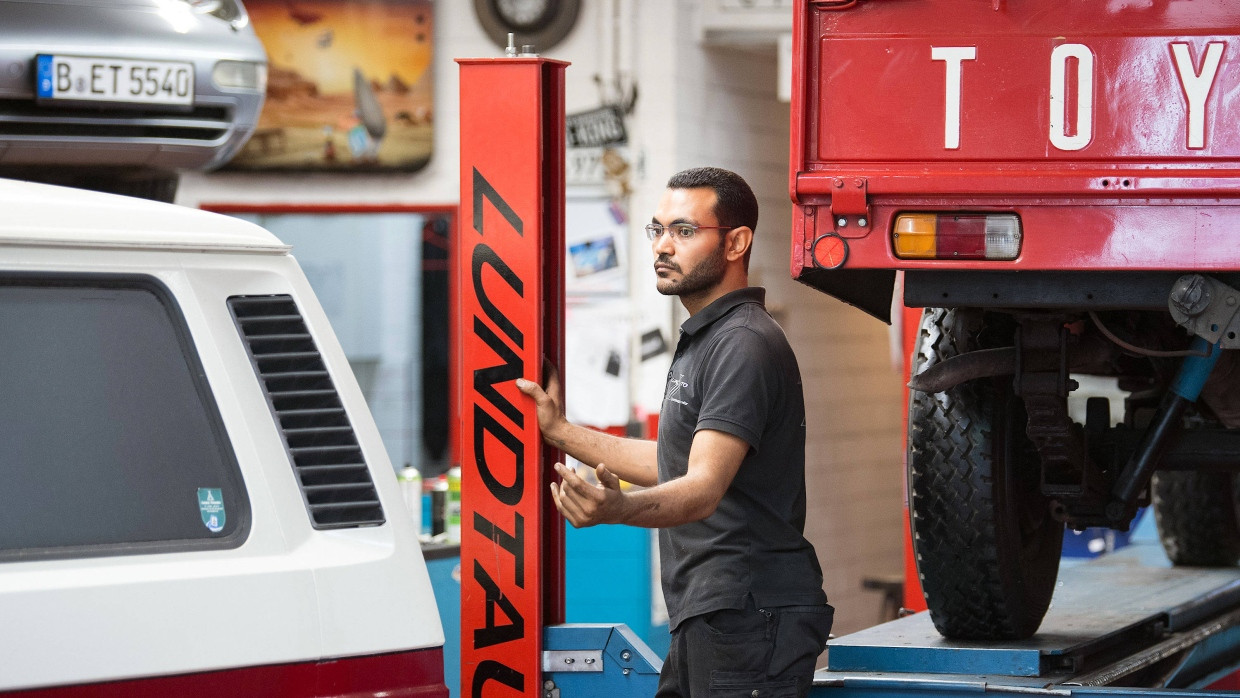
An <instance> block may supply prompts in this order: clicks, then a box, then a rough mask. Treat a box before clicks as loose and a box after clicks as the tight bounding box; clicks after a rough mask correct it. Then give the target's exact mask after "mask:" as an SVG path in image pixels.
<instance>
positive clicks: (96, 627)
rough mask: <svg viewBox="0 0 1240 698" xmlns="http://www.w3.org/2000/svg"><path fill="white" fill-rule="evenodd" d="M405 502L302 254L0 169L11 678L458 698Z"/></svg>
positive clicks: (176, 210)
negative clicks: (450, 692) (446, 677)
mask: <svg viewBox="0 0 1240 698" xmlns="http://www.w3.org/2000/svg"><path fill="white" fill-rule="evenodd" d="M403 507H404V504H403V502H402V500H401V496H400V492H399V490H398V486H397V482H396V478H395V475H394V472H393V469H392V466H391V464H390V463H389V461H388V456H387V454H386V453H385V452H384V448H383V445H382V443H381V442H380V439H379V433H378V431H377V430H376V428H375V424H374V421H373V419H372V418H371V415H370V412H369V411H368V409H367V407H366V403H365V402H364V400H363V398H362V394H361V392H360V390H359V389H358V386H357V382H356V380H355V379H354V377H353V374H352V373H351V372H350V370H349V366H348V363H347V362H346V360H345V356H344V353H343V352H342V351H341V348H340V345H339V343H338V342H337V340H336V337H335V336H334V335H333V333H332V330H331V328H330V327H329V325H328V322H327V318H326V316H325V315H324V314H323V310H322V308H321V307H320V305H319V302H318V301H317V300H316V299H315V296H314V294H313V293H312V292H311V290H310V286H309V285H308V284H307V283H306V279H305V277H304V276H303V274H302V272H301V270H300V269H299V267H298V265H297V262H296V261H295V260H294V259H293V257H292V256H291V254H290V249H289V248H288V247H287V246H285V245H283V244H281V243H280V241H279V240H277V239H276V238H275V237H274V236H272V235H271V234H270V233H268V232H266V231H265V230H263V229H261V228H259V227H257V226H254V225H252V224H249V223H246V222H242V221H239V220H236V219H232V218H229V217H226V216H220V215H216V214H211V213H205V212H201V211H197V210H192V209H187V208H184V207H179V206H173V205H169V204H161V203H154V202H149V201H141V200H138V199H130V198H125V197H118V196H112V195H107V194H98V193H93V192H85V191H78V190H74V189H66V188H60V187H52V186H46V185H40V184H30V183H23V182H13V181H0V625H2V626H3V631H0V692H4V691H18V692H22V693H23V694H25V692H26V691H29V692H30V693H29V695H39V694H41V693H43V692H44V691H43V690H42V689H51V688H55V689H56V690H57V693H56V695H67V694H73V693H75V692H77V691H74V690H73V689H74V688H79V687H80V689H81V691H80V693H82V694H90V695H101V694H103V695H133V694H137V693H141V694H144V695H190V694H192V695H211V694H214V695H281V696H319V695H357V696H362V695H383V694H397V695H419V696H445V697H446V696H447V689H446V688H445V687H444V683H443V653H442V648H443V642H444V636H443V630H442V626H441V624H440V618H439V614H438V612H437V611H436V607H435V603H434V598H433V595H432V590H431V585H430V580H429V578H428V576H427V571H426V565H425V563H424V561H423V557H422V554H421V551H420V548H419V544H418V539H417V535H416V532H415V530H414V528H413V524H412V521H411V519H410V517H409V515H408V514H407V513H405V512H404V510H403ZM67 687H68V688H69V689H70V690H68V691H66V688H67Z"/></svg>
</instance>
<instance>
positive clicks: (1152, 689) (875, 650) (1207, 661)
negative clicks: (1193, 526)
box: [813, 543, 1240, 698]
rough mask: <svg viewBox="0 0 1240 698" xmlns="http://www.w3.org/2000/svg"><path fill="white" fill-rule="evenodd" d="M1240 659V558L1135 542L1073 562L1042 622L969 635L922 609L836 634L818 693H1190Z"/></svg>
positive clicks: (872, 697) (817, 683) (872, 695)
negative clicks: (1012, 633) (945, 631)
mask: <svg viewBox="0 0 1240 698" xmlns="http://www.w3.org/2000/svg"><path fill="white" fill-rule="evenodd" d="M1237 666H1240V568H1234V567H1233V568H1218V569H1204V568H1186V567H1172V566H1171V563H1169V562H1168V561H1167V558H1166V556H1165V555H1164V554H1163V552H1162V548H1161V547H1160V546H1159V545H1158V544H1156V543H1154V544H1145V543H1142V544H1137V545H1132V546H1129V547H1127V548H1123V549H1121V550H1119V551H1117V552H1114V553H1111V554H1108V555H1105V556H1103V557H1100V558H1097V559H1095V560H1091V561H1088V562H1082V563H1077V564H1074V565H1071V566H1069V567H1065V568H1064V569H1063V570H1061V571H1060V573H1059V582H1058V588H1057V590H1056V592H1055V595H1054V598H1053V599H1052V601H1051V608H1050V610H1049V611H1048V612H1047V614H1046V618H1045V620H1044V621H1043V622H1042V627H1041V629H1039V631H1038V633H1037V634H1036V635H1035V636H1033V637H1032V638H1030V639H1028V640H1024V641H1017V642H1007V643H995V642H986V643H983V642H962V641H953V640H947V639H945V638H943V637H942V636H941V635H939V633H938V631H936V630H935V629H934V626H933V625H932V624H931V622H930V617H929V614H928V613H924V612H923V613H918V614H916V615H911V616H908V617H905V618H901V619H899V620H895V621H891V622H889V623H884V624H882V625H879V626H875V627H873V628H870V629H868V630H863V631H861V632H858V633H854V634H852V635H848V636H845V637H841V638H837V639H834V640H832V641H831V642H830V643H829V644H828V667H827V668H826V669H823V670H819V671H818V672H817V673H816V674H815V676H814V686H815V688H814V693H813V695H815V696H828V695H830V696H836V697H837V698H838V697H841V696H845V695H853V694H855V695H857V696H866V697H867V698H875V697H878V696H895V695H905V696H906V695H915V694H918V693H923V692H924V693H927V694H933V695H935V696H948V695H957V694H958V695H966V694H967V695H976V694H978V693H986V692H992V693H1024V694H1034V695H1070V696H1088V695H1111V696H1113V695H1116V694H1117V693H1118V694H1123V693H1136V694H1140V695H1169V696H1191V695H1212V696H1218V695H1219V693H1218V692H1199V691H1197V690H1192V689H1200V688H1201V687H1204V686H1209V685H1210V684H1211V683H1213V682H1215V681H1217V680H1218V679H1219V678H1221V677H1223V676H1226V675H1227V674H1230V673H1231V672H1233V671H1235V670H1236V667H1237Z"/></svg>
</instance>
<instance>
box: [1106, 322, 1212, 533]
mask: <svg viewBox="0 0 1240 698" xmlns="http://www.w3.org/2000/svg"><path fill="white" fill-rule="evenodd" d="M1192 349H1193V351H1194V353H1193V354H1191V355H1189V356H1187V357H1185V359H1184V363H1182V364H1180V370H1179V372H1178V373H1177V374H1176V376H1175V380H1174V381H1172V383H1171V389H1170V390H1169V391H1167V394H1166V395H1164V396H1163V399H1162V402H1161V403H1159V405H1158V410H1157V411H1156V412H1155V414H1154V419H1153V420H1152V421H1151V422H1150V425H1149V427H1148V428H1146V430H1145V433H1144V434H1143V435H1142V436H1141V441H1140V442H1139V443H1138V444H1137V449H1136V450H1135V451H1133V453H1132V455H1131V456H1130V457H1129V458H1128V462H1127V463H1125V464H1124V469H1123V470H1122V471H1121V472H1120V474H1119V478H1118V479H1117V480H1116V481H1115V486H1114V487H1113V488H1112V489H1111V501H1110V502H1109V503H1108V504H1107V509H1106V513H1107V518H1108V519H1110V520H1111V522H1112V524H1114V525H1116V526H1117V527H1119V526H1122V527H1124V528H1127V525H1128V522H1129V521H1131V520H1132V515H1133V513H1134V512H1135V511H1136V501H1137V495H1138V494H1140V493H1141V490H1142V489H1143V488H1144V487H1145V483H1146V482H1148V481H1149V478H1150V475H1151V474H1152V473H1153V471H1154V468H1155V466H1157V464H1158V461H1159V460H1161V459H1162V454H1163V452H1164V451H1166V448H1167V445H1168V444H1169V443H1170V441H1171V437H1172V436H1173V435H1174V434H1175V433H1176V429H1177V428H1178V427H1179V425H1180V418H1181V417H1182V416H1183V415H1184V408H1186V407H1188V406H1189V405H1191V404H1192V403H1194V402H1196V401H1197V396H1199V395H1200V394H1201V389H1202V387H1204V386H1205V384H1206V379H1208V378H1209V377H1210V372H1211V371H1212V370H1214V364H1215V362H1217V361H1218V357H1219V354H1221V353H1222V347H1221V345H1220V344H1211V343H1210V342H1209V341H1208V340H1206V339H1203V338H1202V337H1194V338H1193V343H1192Z"/></svg>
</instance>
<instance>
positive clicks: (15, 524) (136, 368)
mask: <svg viewBox="0 0 1240 698" xmlns="http://www.w3.org/2000/svg"><path fill="white" fill-rule="evenodd" d="M249 520H250V513H249V502H248V499H247V498H246V495H245V491H244V487H243V482H242V479H241V474H240V471H239V470H238V467H237V463H236V459H235V457H234V456H233V452H232V448H231V446H230V444H229V442H228V439H227V435H226V433H225V431H224V427H223V424H222V422H221V420H220V416H219V410H218V408H217V407H216V404H215V401H214V399H213V398H212V395H211V392H210V390H209V387H208V385H207V382H206V378H205V376H204V373H203V369H202V366H201V364H200V362H199V359H198V355H197V353H196V352H195V351H194V348H193V345H192V343H191V342H190V341H189V331H188V329H187V328H186V326H185V322H184V319H183V318H182V316H181V314H180V310H179V309H178V308H177V307H176V306H175V304H174V303H173V301H172V299H171V295H170V294H169V293H168V292H167V291H166V290H165V289H164V287H163V286H162V285H161V284H159V283H158V282H157V281H155V280H153V279H143V278H126V279H112V278H109V279H99V278H92V279H88V280H80V279H79V280H72V279H63V278H51V279H49V278H41V279H32V278H29V277H20V278H13V277H0V560H15V559H16V560H27V559H39V558H52V557H77V556H95V555H115V554H136V553H147V552H168V551H174V550H185V549H194V548H203V547H206V548H217V547H220V548H222V547H235V546H237V545H240V543H241V541H242V540H243V539H244V536H245V535H246V533H247V532H248V528H249Z"/></svg>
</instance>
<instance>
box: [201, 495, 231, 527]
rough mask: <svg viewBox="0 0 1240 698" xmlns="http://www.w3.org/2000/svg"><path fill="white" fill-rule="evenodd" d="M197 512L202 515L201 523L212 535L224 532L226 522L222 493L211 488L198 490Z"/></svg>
mask: <svg viewBox="0 0 1240 698" xmlns="http://www.w3.org/2000/svg"><path fill="white" fill-rule="evenodd" d="M198 512H199V513H201V514H202V523H203V525H204V526H206V527H207V530H208V531H210V532H212V533H219V532H220V531H223V530H224V522H225V521H226V520H227V519H226V516H225V512H224V492H223V490H220V489H217V488H213V487H199V488H198Z"/></svg>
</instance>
